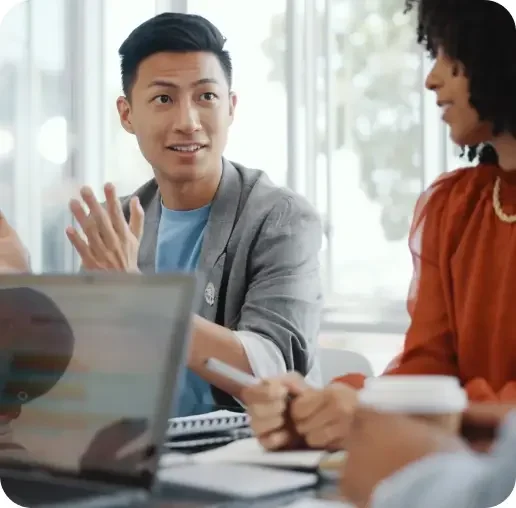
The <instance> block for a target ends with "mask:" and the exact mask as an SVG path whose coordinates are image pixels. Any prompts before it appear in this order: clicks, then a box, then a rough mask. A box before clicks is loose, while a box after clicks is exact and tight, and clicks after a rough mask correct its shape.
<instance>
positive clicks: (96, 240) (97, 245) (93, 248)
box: [67, 199, 106, 260]
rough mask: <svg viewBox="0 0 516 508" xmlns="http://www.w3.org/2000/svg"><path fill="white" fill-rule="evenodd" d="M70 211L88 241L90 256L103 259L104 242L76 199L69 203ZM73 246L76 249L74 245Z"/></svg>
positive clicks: (93, 222)
mask: <svg viewBox="0 0 516 508" xmlns="http://www.w3.org/2000/svg"><path fill="white" fill-rule="evenodd" d="M70 211H71V212H72V214H73V216H74V217H75V220H76V221H77V222H78V223H79V226H81V229H82V231H83V233H84V234H85V235H86V237H87V239H88V246H89V251H90V252H91V254H92V255H93V256H94V257H96V258H98V259H99V260H101V259H104V257H105V253H106V246H105V245H104V242H103V240H102V238H101V236H100V232H99V230H98V227H97V224H96V222H95V221H94V220H93V219H92V218H91V217H88V215H87V213H86V211H85V210H84V208H83V207H82V204H81V203H80V201H78V200H77V199H72V200H71V201H70ZM72 229H73V228H72ZM67 234H68V232H67ZM68 237H69V236H68ZM69 238H70V237H69ZM79 238H80V237H79ZM81 239H82V238H81ZM72 243H73V242H72ZM74 246H75V247H76V248H77V246H76V244H75V243H74Z"/></svg>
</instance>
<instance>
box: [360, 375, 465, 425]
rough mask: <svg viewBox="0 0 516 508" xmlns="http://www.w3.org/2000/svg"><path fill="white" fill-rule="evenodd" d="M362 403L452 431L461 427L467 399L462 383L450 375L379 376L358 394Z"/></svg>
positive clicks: (367, 381) (362, 404) (378, 409)
mask: <svg viewBox="0 0 516 508" xmlns="http://www.w3.org/2000/svg"><path fill="white" fill-rule="evenodd" d="M358 401H359V404H360V405H361V406H363V407H370V408H372V409H375V410H376V411H380V412H388V413H401V414H406V415H410V416H414V417H418V418H423V419H424V420H427V421H429V422H432V423H436V424H438V425H440V426H441V427H443V428H445V429H448V430H450V431H452V432H457V431H458V430H459V428H460V423H461V419H462V413H463V411H464V410H465V409H466V407H467V405H468V397H467V395H466V392H465V391H464V389H463V388H462V387H461V385H460V383H459V380H458V379H457V378H455V377H450V376H418V375H411V376H402V375H400V376H396V375H391V376H380V377H377V378H368V379H366V381H365V384H364V388H363V389H362V390H360V392H359V394H358Z"/></svg>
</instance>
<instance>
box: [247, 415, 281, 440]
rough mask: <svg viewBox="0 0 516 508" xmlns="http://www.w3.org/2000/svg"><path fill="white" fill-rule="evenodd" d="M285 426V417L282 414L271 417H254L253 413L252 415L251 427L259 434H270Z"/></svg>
mask: <svg viewBox="0 0 516 508" xmlns="http://www.w3.org/2000/svg"><path fill="white" fill-rule="evenodd" d="M284 426H285V418H284V417H283V415H281V414H279V415H274V416H271V417H269V418H254V417H253V415H251V428H252V429H253V431H254V433H255V434H256V435H257V436H263V435H265V434H270V433H271V432H273V431H275V430H279V429H281V428H282V427H284Z"/></svg>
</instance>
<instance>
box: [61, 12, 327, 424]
mask: <svg viewBox="0 0 516 508" xmlns="http://www.w3.org/2000/svg"><path fill="white" fill-rule="evenodd" d="M224 43H225V39H224V38H223V37H222V35H221V34H220V32H219V31H218V30H217V28H216V27H215V26H213V25H212V24H211V23H210V22H209V21H207V20H206V19H204V18H202V17H201V16H195V15H188V14H179V13H165V14H161V15H159V16H156V17H154V18H152V19H150V20H148V21H146V22H145V23H143V24H142V25H140V26H139V27H138V28H136V29H135V30H134V31H133V32H132V33H131V34H130V35H129V37H128V38H127V39H126V40H125V42H124V43H123V44H122V46H121V47H120V51H119V53H120V57H121V70H122V84H123V91H124V96H122V97H119V99H118V100H117V108H118V112H119V115H120V121H121V124H122V126H123V127H124V129H125V130H126V131H127V132H129V133H131V134H134V135H135V136H136V137H137V140H138V143H139V146H140V148H141V151H142V153H143V155H144V156H145V158H146V159H147V160H148V161H149V163H150V165H151V166H152V168H153V170H154V178H153V179H152V180H151V181H150V182H148V183H147V184H145V185H144V186H143V187H141V188H140V189H138V190H137V191H136V192H135V193H134V194H133V196H132V197H129V198H126V199H122V202H121V203H120V202H119V201H118V200H117V198H116V195H115V189H114V188H113V186H112V185H109V184H108V185H107V186H106V187H105V194H106V205H105V207H103V206H101V205H100V204H99V203H98V202H97V200H96V199H95V196H94V195H93V192H92V191H91V189H88V188H85V189H83V190H82V192H81V196H82V198H83V200H84V203H85V204H86V206H87V208H88V209H89V210H88V211H86V210H85V209H84V208H83V205H82V204H81V203H80V202H79V201H75V200H74V201H72V202H71V205H70V206H71V210H72V212H73V214H74V216H75V218H76V219H77V222H78V224H79V225H80V227H81V229H82V230H83V232H84V234H85V237H86V238H84V239H83V238H81V235H80V234H79V232H78V231H76V230H75V229H74V228H69V229H68V231H67V233H68V237H69V239H70V241H71V242H72V243H73V245H74V246H75V248H76V250H77V252H78V253H79V255H80V256H81V259H82V262H83V266H84V268H85V269H87V270H118V271H126V272H139V271H141V272H143V273H152V272H157V273H162V272H170V271H186V272H194V271H197V272H198V273H199V279H200V280H199V286H198V289H199V300H198V304H197V308H196V315H195V316H194V318H193V329H192V341H191V347H190V352H189V356H188V367H189V369H188V371H187V377H186V382H185V386H184V390H183V391H182V397H181V400H180V404H179V411H178V412H177V411H176V414H179V415H188V414H195V413H200V412H203V411H206V410H209V409H210V407H211V406H212V405H213V403H214V402H215V403H216V404H217V405H225V406H235V405H236V403H235V400H234V399H233V397H235V398H237V399H238V397H239V393H240V389H241V387H240V386H237V385H235V384H233V383H232V382H230V381H228V380H226V379H223V378H222V377H220V376H216V375H213V374H211V373H210V372H209V371H208V370H207V369H206V368H205V361H206V359H208V358H209V357H212V356H215V357H218V358H220V359H221V360H223V361H225V362H226V363H229V364H232V365H234V366H235V367H237V368H239V369H241V370H244V371H246V372H248V373H251V374H254V375H256V376H258V377H267V376H271V375H275V374H280V373H283V372H286V371H287V370H288V371H290V370H296V371H298V372H300V373H301V374H302V375H303V376H307V377H308V380H311V381H313V382H318V381H319V379H318V368H317V363H316V360H315V340H316V337H317V333H318V328H319V318H320V310H321V288H320V278H319V262H318V253H319V249H320V247H321V241H322V229H321V225H320V222H319V219H318V217H317V215H316V213H315V212H314V210H313V209H312V208H311V207H310V206H309V204H308V203H307V202H306V201H305V200H304V199H302V198H301V197H300V196H298V195H296V194H294V193H293V192H291V191H289V190H287V189H284V188H279V187H276V186H274V185H273V184H272V183H271V181H270V180H269V179H268V178H267V176H266V175H265V174H264V173H263V172H261V171H258V170H254V169H249V168H245V167H243V166H241V165H239V164H236V163H231V162H229V161H228V160H226V159H224V158H223V157H222V154H223V151H224V148H225V145H226V139H227V134H228V129H229V127H230V125H231V123H232V121H233V116H234V112H235V107H236V104H237V98H236V95H235V94H234V93H233V92H232V90H231V84H232V82H231V81H232V65H231V59H230V56H229V54H228V52H227V51H225V50H224ZM258 100H259V99H258ZM256 141H257V143H259V142H260V140H258V139H257V140H256ZM264 149H266V147H264ZM127 220H128V223H127ZM142 340H144V339H142ZM210 385H211V386H210Z"/></svg>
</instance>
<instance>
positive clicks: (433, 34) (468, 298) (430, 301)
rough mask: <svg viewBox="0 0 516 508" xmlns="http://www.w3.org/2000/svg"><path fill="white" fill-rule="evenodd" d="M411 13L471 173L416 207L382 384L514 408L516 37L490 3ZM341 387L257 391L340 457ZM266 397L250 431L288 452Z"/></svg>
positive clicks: (431, 0)
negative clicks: (291, 395) (396, 327)
mask: <svg viewBox="0 0 516 508" xmlns="http://www.w3.org/2000/svg"><path fill="white" fill-rule="evenodd" d="M415 5H417V6H418V11H419V18H418V19H419V24H418V41H419V43H420V44H422V45H423V47H424V48H425V49H426V50H427V51H428V52H429V53H430V55H431V56H432V57H433V58H434V59H435V63H434V66H433V68H432V70H431V71H430V73H429V74H428V77H427V79H426V88H427V89H428V90H430V91H432V92H434V93H435V97H436V102H437V105H438V107H440V108H441V110H442V114H443V116H442V118H443V121H444V122H445V123H446V124H447V125H448V126H449V128H450V133H451V138H452V140H453V141H454V142H455V143H456V144H457V145H459V146H461V147H463V149H464V151H465V153H466V154H467V156H468V157H469V159H470V161H473V160H477V165H476V166H475V167H472V168H463V169H458V170H456V171H454V172H451V173H446V174H444V175H442V176H441V177H440V178H438V179H437V181H436V182H435V183H434V184H433V185H431V186H430V188H429V189H428V190H427V191H426V192H425V193H423V195H422V196H421V197H420V199H419V201H418V203H417V206H416V211H415V216H414V220H413V224H412V227H411V231H410V238H409V245H410V250H411V253H412V257H413V265H414V275H413V278H412V283H411V287H410V292H409V298H408V308H409V313H410V318H411V322H410V326H409V329H408V331H407V335H406V340H405V346H404V350H403V352H402V354H401V355H400V357H399V358H398V359H397V361H396V363H395V365H393V366H391V368H389V370H388V372H387V374H444V375H451V376H457V377H458V378H459V379H460V380H461V382H462V384H463V385H464V386H465V388H466V390H467V392H468V395H469V397H470V399H471V400H473V401H478V402H483V401H493V402H494V401H497V402H515V401H516V326H515V325H516V313H515V311H514V309H515V307H514V305H515V303H514V302H515V301H516V262H515V260H516V58H515V57H514V54H515V52H516V28H515V25H514V21H513V19H512V17H511V15H510V14H509V13H508V11H507V10H506V9H504V8H503V7H501V6H500V5H498V4H497V3H495V2H491V1H489V0H446V1H445V0H406V10H410V9H411V8H412V7H413V6H415ZM340 381H343V382H344V383H347V384H348V386H346V385H342V386H331V387H328V388H327V389H326V390H323V391H320V392H314V391H313V390H310V389H308V388H307V387H304V386H302V383H301V381H300V380H293V379H292V376H290V377H289V378H288V379H287V381H286V382H284V381H283V380H275V381H274V382H273V383H272V384H270V383H269V384H268V386H267V387H266V389H265V390H266V391H267V393H268V395H269V397H272V398H275V399H276V400H277V401H279V400H280V399H281V396H282V395H281V392H282V391H285V390H294V391H296V393H298V395H299V396H298V397H297V398H296V401H294V403H293V404H292V406H291V417H292V420H293V422H294V425H293V426H292V427H291V430H295V431H296V432H297V433H298V434H301V436H304V438H305V440H307V441H308V443H309V444H312V445H316V446H328V445H330V444H331V445H332V447H339V446H341V445H342V439H343V438H344V436H345V434H346V426H345V425H344V424H343V421H344V420H348V421H349V419H350V417H351V416H352V414H353V409H354V404H355V392H354V390H353V389H351V388H349V385H351V386H354V388H359V387H360V386H361V384H362V382H363V377H361V376H357V375H355V376H345V377H343V378H340ZM274 387H276V388H274ZM256 397H258V398H256ZM264 397H265V392H264V393H261V394H260V395H258V394H256V393H255V392H253V391H252V390H251V391H250V393H248V394H247V400H246V402H247V403H248V404H249V405H250V412H251V414H254V416H255V419H254V420H255V422H254V424H253V425H254V426H255V427H256V430H257V433H258V434H259V435H260V436H261V437H262V440H263V442H264V444H265V445H266V446H271V447H279V446H284V445H286V444H288V443H289V442H291V440H292V432H291V431H289V432H286V431H285V419H284V417H283V416H281V417H279V415H278V413H277V412H276V413H273V408H276V409H277V408H281V403H280V402H277V403H276V404H270V402H271V401H270V400H269V402H267V403H266V404H262V403H258V406H256V407H257V409H256V408H255V407H253V406H254V404H253V400H256V401H258V400H260V401H262V402H263V401H264ZM266 407H268V408H269V409H266ZM322 411H324V412H325V415H326V416H325V419H326V421H325V422H324V423H322V422H321V418H320V414H321V412H322ZM278 430H281V432H280V434H278Z"/></svg>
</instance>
